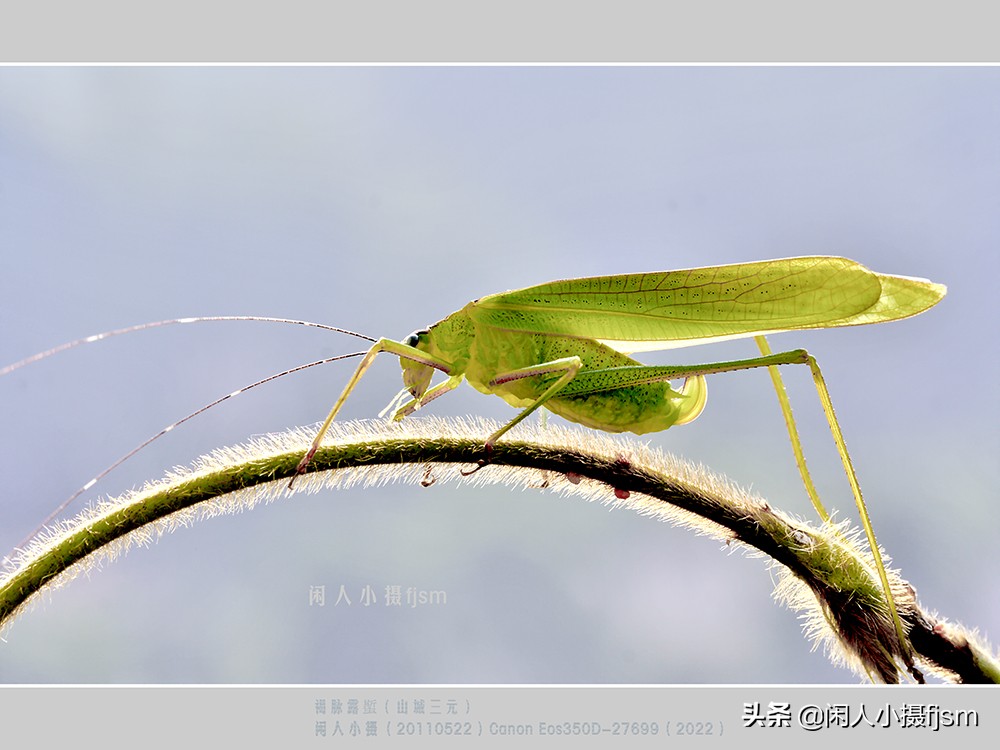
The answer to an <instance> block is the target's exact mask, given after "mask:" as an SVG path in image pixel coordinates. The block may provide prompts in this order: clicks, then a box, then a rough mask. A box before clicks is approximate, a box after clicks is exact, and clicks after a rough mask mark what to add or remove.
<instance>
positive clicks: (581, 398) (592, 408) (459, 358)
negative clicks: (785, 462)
mask: <svg viewBox="0 0 1000 750" xmlns="http://www.w3.org/2000/svg"><path fill="white" fill-rule="evenodd" d="M426 346H427V349H426V351H427V352H428V353H429V354H432V355H433V356H435V357H440V358H442V359H445V360H448V361H451V362H455V363H461V365H462V367H463V369H462V370H458V368H457V367H456V370H455V371H453V372H452V375H457V374H464V376H465V379H466V380H467V381H468V382H469V384H470V385H471V386H472V387H474V388H475V389H476V390H478V391H480V392H481V393H485V394H486V395H496V396H499V397H500V398H502V399H503V400H504V401H506V402H507V403H508V404H510V405H511V406H513V407H514V408H517V409H525V408H527V407H529V406H531V405H532V404H534V403H535V402H536V401H537V400H538V399H539V397H541V396H542V394H543V393H544V392H545V391H546V389H547V388H549V387H550V386H551V385H552V384H553V383H554V382H555V381H556V380H557V379H558V374H552V373H547V374H544V375H535V376H533V377H524V378H518V379H514V380H509V381H506V382H501V383H496V382H494V381H495V379H496V378H497V377H499V376H502V375H503V374H505V373H510V372H514V371H517V370H521V369H523V368H530V367H533V366H536V365H542V364H544V363H549V362H557V361H561V360H567V359H570V358H573V357H577V358H579V360H580V373H586V374H588V376H589V377H588V380H589V381H590V383H591V388H590V389H589V391H588V392H587V393H583V394H567V395H563V394H557V395H555V396H553V397H552V398H550V399H549V400H547V401H545V403H544V407H545V408H546V409H548V410H550V411H551V412H553V413H554V414H558V415H559V416H560V417H563V418H564V419H567V420H569V421H571V422H576V423H577V424H582V425H584V426H586V427H590V428H592V429H597V430H603V431H604V432H616V433H617V432H632V433H635V434H636V435H644V434H646V433H649V432H660V431H662V430H665V429H667V428H669V427H672V426H674V425H678V424H685V423H686V422H690V421H691V420H693V419H694V418H695V417H697V416H698V414H700V413H701V411H702V408H703V407H704V405H705V398H704V389H705V383H704V379H703V378H701V377H696V378H692V379H690V380H689V381H688V383H687V384H686V385H685V388H682V389H681V390H680V391H678V390H675V389H674V388H672V387H671V386H670V384H669V383H668V382H666V381H658V382H651V383H643V384H639V385H629V384H625V383H623V382H622V380H623V378H622V375H623V374H624V373H625V372H626V370H623V369H621V368H630V367H641V366H642V364H641V363H640V362H637V361H636V360H634V359H632V358H631V357H629V356H628V355H626V354H622V353H621V352H618V351H616V350H614V349H612V348H611V347H609V346H605V345H604V344H602V343H600V342H598V341H594V340H592V339H585V338H577V337H574V336H560V335H553V334H530V333H524V332H512V331H508V330H504V329H499V328H495V327H493V326H487V325H478V324H477V323H476V322H475V321H474V320H473V319H472V318H471V317H470V316H469V315H467V313H466V311H465V310H460V311H458V312H456V313H453V314H452V315H450V316H448V317H447V318H445V319H444V320H442V321H441V322H440V323H438V324H437V325H435V326H432V327H431V329H430V335H429V336H428V337H427V339H426ZM595 371H597V372H595Z"/></svg>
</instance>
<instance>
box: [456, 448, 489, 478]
mask: <svg viewBox="0 0 1000 750" xmlns="http://www.w3.org/2000/svg"><path fill="white" fill-rule="evenodd" d="M483 453H485V454H486V455H485V456H484V457H483V458H481V459H479V460H478V461H476V465H475V467H474V468H472V469H469V470H468V471H459V472H458V473H459V474H461V475H462V476H463V477H469V476H472V475H473V474H475V473H476V472H477V471H479V470H480V469H481V468H483V467H484V466H486V464H488V463H489V462H490V459H492V457H493V444H492V443H489V442H487V443H486V444H485V445H484V446H483Z"/></svg>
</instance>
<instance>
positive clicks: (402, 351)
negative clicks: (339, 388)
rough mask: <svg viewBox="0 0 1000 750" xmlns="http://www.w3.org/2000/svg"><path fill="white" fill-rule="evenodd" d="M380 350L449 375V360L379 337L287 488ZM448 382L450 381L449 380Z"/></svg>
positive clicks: (314, 450)
mask: <svg viewBox="0 0 1000 750" xmlns="http://www.w3.org/2000/svg"><path fill="white" fill-rule="evenodd" d="M381 352H389V353H390V354H395V355H396V356H397V357H401V358H402V359H408V360H411V361H413V362H416V363H418V364H422V365H426V366H428V367H433V368H434V369H436V370H441V372H443V373H444V374H445V375H451V371H452V365H451V363H449V362H445V361H443V360H439V359H436V358H435V357H432V356H430V355H429V354H425V353H424V352H422V351H420V350H419V349H415V348H414V347H412V346H408V345H406V344H403V343H401V342H399V341H393V340H392V339H379V340H378V341H376V342H375V344H374V345H373V346H372V348H371V349H369V350H368V353H367V354H366V355H365V357H364V359H362V360H361V363H360V364H359V365H358V369H356V370H355V371H354V375H352V376H351V379H350V380H348V381H347V385H346V386H344V390H343V392H342V393H341V394H340V398H338V399H337V401H336V403H335V404H334V405H333V408H332V409H330V413H329V414H328V415H327V417H326V420H325V421H324V422H323V424H322V426H321V427H320V428H319V432H317V433H316V437H315V438H314V439H313V441H312V445H310V446H309V450H308V451H306V454H305V455H304V456H303V457H302V460H301V461H299V464H298V466H296V467H295V474H293V475H292V478H291V479H290V480H288V489H292V486H293V485H294V484H295V480H296V478H297V477H298V476H299V475H300V474H304V473H305V471H306V467H307V466H309V462H310V461H312V459H313V456H315V455H316V451H317V450H319V446H320V443H322V442H323V438H324V436H325V435H326V433H327V430H329V429H330V425H331V424H333V420H334V419H336V417H337V413H338V412H339V411H340V408H341V407H342V406H343V405H344V402H345V401H347V397H348V396H349V395H350V393H351V391H353V390H354V386H356V385H357V384H358V381H360V380H361V376H362V375H364V374H365V371H366V370H368V368H369V367H371V365H372V362H374V361H375V357H376V356H377V355H378V354H379V353H381ZM449 382H450V381H449ZM452 387H454V386H452Z"/></svg>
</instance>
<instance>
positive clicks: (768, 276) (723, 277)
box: [470, 256, 945, 352]
mask: <svg viewBox="0 0 1000 750" xmlns="http://www.w3.org/2000/svg"><path fill="white" fill-rule="evenodd" d="M944 294H945V287H944V286H942V285H940V284H934V283H932V282H930V281H927V280H925V279H911V278H907V277H903V276H888V275H885V274H879V273H875V272H874V271H870V270H869V269H867V268H865V267H864V266H862V265H861V264H860V263H856V262H854V261H852V260H848V259H847V258H836V257H826V256H813V257H801V258H781V259H778V260H765V261H759V262H755V263H739V264H734V265H726V266H709V267H706V268H693V269H687V270H681V271H664V272H658V273H635V274H621V275H617V276H594V277H590V278H582V279H566V280H563V281H552V282H549V283H547V284H541V285H539V286H533V287H529V288H527V289H519V290H516V291H511V292H503V293H501V294H493V295H490V296H488V297H483V298H482V299H479V300H477V301H476V302H475V303H473V304H472V305H471V306H470V308H471V309H470V313H471V315H472V316H473V318H474V319H475V320H476V322H478V323H481V324H486V325H490V326H493V327H495V328H499V329H506V330H512V331H523V332H530V333H551V334H560V335H564V336H576V337H579V338H588V339H597V340H599V341H601V342H603V343H605V344H607V345H608V346H611V347H612V348H614V349H617V350H619V351H622V352H638V351H653V350H659V349H672V348H677V347H683V346H694V345H696V344H704V343H709V342H715V341H721V340H724V339H733V338H744V337H748V336H758V335H761V334H769V333H778V332H781V331H793V330H801V329H806V328H832V327H837V326H850V325H863V324H867V323H881V322H886V321H890V320H898V319H901V318H906V317H909V316H911V315H916V314H917V313H920V312H923V311H924V310H926V309H928V308H929V307H931V306H933V305H934V304H936V303H937V302H938V301H940V299H941V298H942V297H943V296H944Z"/></svg>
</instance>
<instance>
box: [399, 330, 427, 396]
mask: <svg viewBox="0 0 1000 750" xmlns="http://www.w3.org/2000/svg"><path fill="white" fill-rule="evenodd" d="M430 335H431V332H430V331H429V330H427V329H426V328H424V329H421V330H419V331H414V332H413V333H411V334H410V335H409V336H407V337H406V338H405V339H403V344H405V345H406V346H408V347H410V348H412V349H416V350H417V351H420V352H426V351H427V349H428V342H429V341H430ZM399 363H400V364H401V365H402V366H403V385H404V386H406V390H407V391H408V392H409V394H410V395H411V396H413V398H416V399H419V398H420V397H421V396H423V395H424V393H425V392H426V391H427V387H428V386H429V385H430V384H431V378H432V377H433V375H434V368H433V367H431V366H430V365H429V364H427V363H426V362H418V361H416V360H413V359H409V358H407V357H405V356H402V357H400V358H399Z"/></svg>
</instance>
